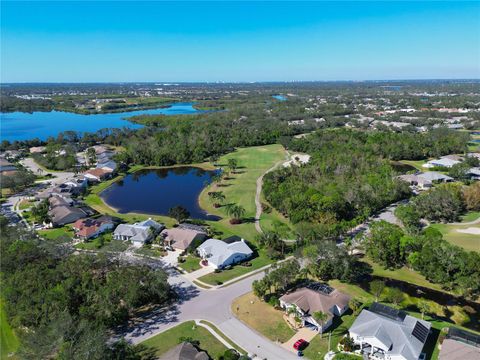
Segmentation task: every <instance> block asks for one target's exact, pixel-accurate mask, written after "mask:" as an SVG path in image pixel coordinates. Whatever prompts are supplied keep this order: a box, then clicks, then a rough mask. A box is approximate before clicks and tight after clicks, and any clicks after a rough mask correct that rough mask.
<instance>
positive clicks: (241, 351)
mask: <svg viewBox="0 0 480 360" xmlns="http://www.w3.org/2000/svg"><path fill="white" fill-rule="evenodd" d="M200 323H202V324H205V325H208V326H210V327H211V328H212V329H213V330H215V331H216V332H217V334H218V335H220V336H221V337H222V339H223V340H225V341H226V342H228V343H229V344H230V345H232V347H233V348H235V350H237V351H238V352H239V353H240V354H246V353H247V352H246V351H245V350H243V349H242V348H241V347H238V346H237V345H235V344H234V343H233V342H232V341H231V340H230V339H229V338H228V337H227V336H225V334H224V333H222V332H221V331H220V329H219V328H217V327H216V326H215V325H214V324H212V323H211V322H210V321H207V320H200Z"/></svg>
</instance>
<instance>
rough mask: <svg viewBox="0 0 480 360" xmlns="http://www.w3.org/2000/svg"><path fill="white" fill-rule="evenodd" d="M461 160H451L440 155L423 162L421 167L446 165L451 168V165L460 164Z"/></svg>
mask: <svg viewBox="0 0 480 360" xmlns="http://www.w3.org/2000/svg"><path fill="white" fill-rule="evenodd" d="M460 163H461V161H459V160H453V159H450V158H448V157H441V158H440V159H434V160H430V161H428V162H427V163H425V164H423V165H422V167H424V168H432V167H436V166H438V167H446V168H451V167H452V166H453V165H457V164H460Z"/></svg>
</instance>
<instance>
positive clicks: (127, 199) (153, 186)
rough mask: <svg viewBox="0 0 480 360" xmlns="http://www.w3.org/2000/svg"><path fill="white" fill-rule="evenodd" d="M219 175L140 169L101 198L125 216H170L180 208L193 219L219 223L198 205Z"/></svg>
mask: <svg viewBox="0 0 480 360" xmlns="http://www.w3.org/2000/svg"><path fill="white" fill-rule="evenodd" d="M216 173H217V171H206V170H202V169H200V168H196V167H189V166H183V167H175V168H164V169H148V170H140V171H137V172H135V173H133V174H129V175H127V176H126V177H124V178H123V179H122V180H120V181H117V182H115V183H113V184H112V185H111V186H110V187H108V188H107V189H105V190H104V191H103V192H102V193H101V194H100V196H101V198H102V199H103V200H104V201H105V202H106V203H107V204H108V205H109V206H111V207H112V208H114V209H116V210H117V211H118V212H119V213H121V214H125V213H129V212H138V213H145V214H152V215H168V210H169V209H170V208H172V207H174V206H177V205H180V206H183V207H184V208H186V209H187V210H188V211H189V212H190V217H191V218H193V219H202V220H218V219H219V218H218V217H217V216H214V215H209V214H207V213H206V212H205V211H204V210H203V209H202V208H201V207H200V205H199V204H198V196H199V195H200V193H201V191H202V190H203V188H204V187H205V186H206V184H208V183H210V181H211V179H212V176H214V175H215V174H216Z"/></svg>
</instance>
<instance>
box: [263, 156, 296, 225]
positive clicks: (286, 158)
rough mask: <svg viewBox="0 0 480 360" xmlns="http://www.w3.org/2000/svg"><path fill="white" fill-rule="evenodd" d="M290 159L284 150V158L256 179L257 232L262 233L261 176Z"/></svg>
mask: <svg viewBox="0 0 480 360" xmlns="http://www.w3.org/2000/svg"><path fill="white" fill-rule="evenodd" d="M289 159H290V153H289V152H288V151H286V153H285V159H284V160H280V161H278V162H277V163H275V165H273V166H272V167H271V168H270V169H268V170H267V171H265V172H264V173H263V174H262V176H260V177H259V178H258V179H257V192H256V193H255V207H256V211H255V230H257V232H258V233H260V234H263V230H262V227H261V226H260V216H262V203H261V201H260V196H261V195H262V186H263V177H264V176H265V175H266V174H268V173H269V172H270V171H273V170H275V169H276V168H277V167H279V166H280V165H282V164H283V163H285V162H286V161H288V160H289Z"/></svg>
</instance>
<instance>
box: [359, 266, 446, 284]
mask: <svg viewBox="0 0 480 360" xmlns="http://www.w3.org/2000/svg"><path fill="white" fill-rule="evenodd" d="M364 261H365V262H366V263H368V264H369V265H370V266H371V267H372V270H373V273H372V275H376V276H380V277H384V278H389V279H394V280H400V281H405V282H408V283H411V284H415V285H419V286H423V287H426V288H429V289H433V290H438V291H445V290H443V289H442V288H441V286H440V285H438V284H433V283H431V282H430V281H428V280H427V279H425V277H424V276H423V275H422V274H420V273H418V272H416V271H414V270H410V269H408V268H407V267H402V268H400V269H395V270H388V269H384V268H383V266H381V265H378V264H376V263H374V262H373V261H371V260H370V259H369V258H364Z"/></svg>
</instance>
